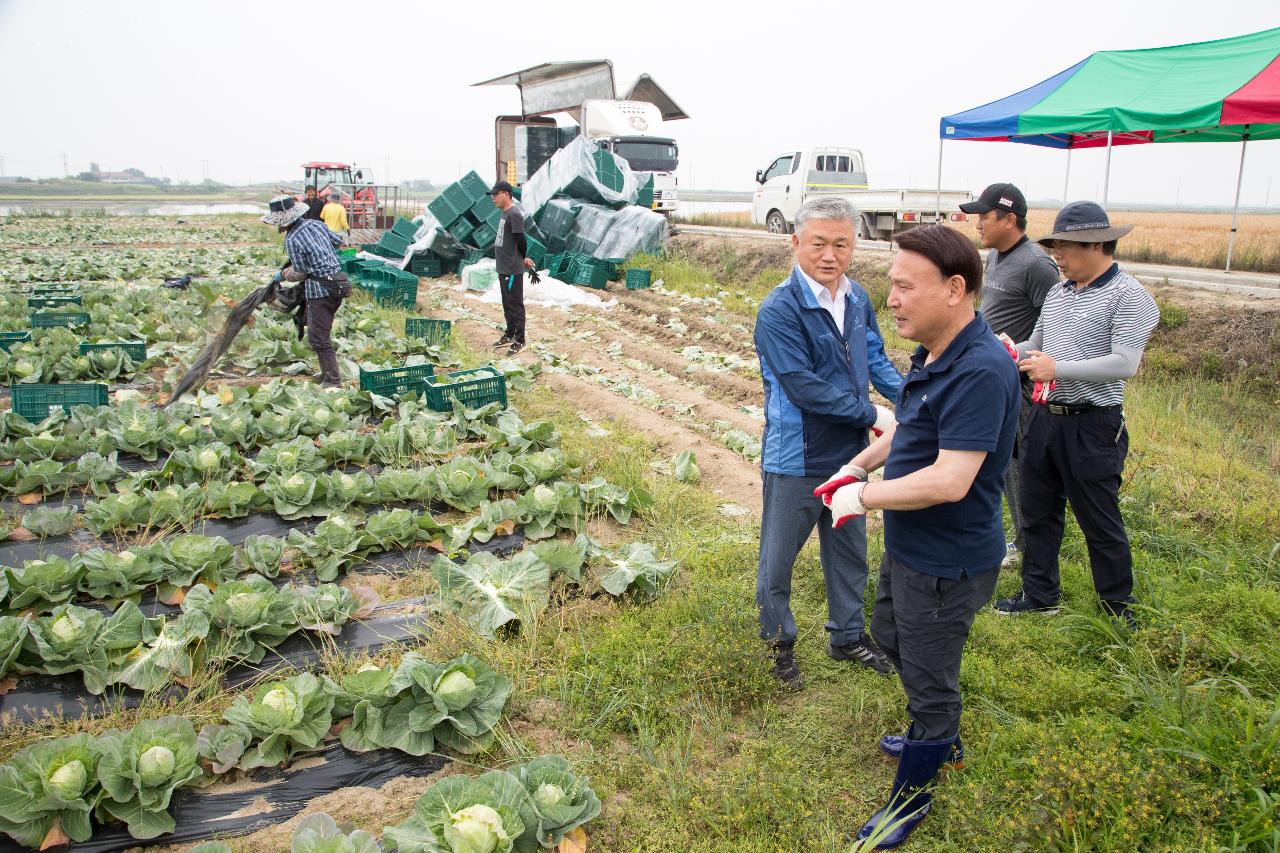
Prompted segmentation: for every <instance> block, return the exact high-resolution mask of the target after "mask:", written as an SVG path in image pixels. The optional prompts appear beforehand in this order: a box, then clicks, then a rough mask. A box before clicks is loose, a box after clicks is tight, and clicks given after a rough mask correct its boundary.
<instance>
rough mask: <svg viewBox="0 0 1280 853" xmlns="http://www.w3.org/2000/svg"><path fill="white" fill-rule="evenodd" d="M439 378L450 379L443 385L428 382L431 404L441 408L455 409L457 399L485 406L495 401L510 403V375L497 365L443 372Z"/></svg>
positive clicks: (428, 395)
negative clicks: (508, 399)
mask: <svg viewBox="0 0 1280 853" xmlns="http://www.w3.org/2000/svg"><path fill="white" fill-rule="evenodd" d="M438 378H439V379H445V380H448V381H447V382H444V383H442V384H439V385H432V384H431V383H427V385H426V395H427V408H429V409H432V410H434V411H437V412H451V411H453V401H454V400H458V401H459V402H460V403H462V404H463V405H464V406H472V407H475V406H484V405H487V404H489V403H492V402H495V401H497V402H500V403H502V408H504V409H505V408H506V407H507V378H506V377H505V376H503V375H502V371H500V370H498V369H497V368H496V367H475V368H472V369H470V370H455V371H453V372H452V373H442V374H440V376H439V377H438Z"/></svg>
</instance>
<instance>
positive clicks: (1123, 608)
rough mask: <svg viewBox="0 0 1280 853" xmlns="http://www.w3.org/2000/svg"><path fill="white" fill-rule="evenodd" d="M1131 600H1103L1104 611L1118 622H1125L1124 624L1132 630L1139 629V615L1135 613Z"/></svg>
mask: <svg viewBox="0 0 1280 853" xmlns="http://www.w3.org/2000/svg"><path fill="white" fill-rule="evenodd" d="M1131 604H1133V602H1131V601H1104V602H1102V612H1104V613H1106V614H1107V615H1108V616H1110V617H1111V618H1112V619H1114V620H1116V621H1117V622H1122V623H1124V626H1125V627H1126V628H1128V629H1129V630H1130V631H1136V630H1138V617H1137V616H1135V615H1134V613H1133V608H1132V607H1130V605H1131Z"/></svg>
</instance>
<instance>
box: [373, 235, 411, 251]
mask: <svg viewBox="0 0 1280 853" xmlns="http://www.w3.org/2000/svg"><path fill="white" fill-rule="evenodd" d="M412 242H413V239H412V238H409V239H405V238H404V237H401V236H400V235H399V234H397V233H395V232H394V231H388V232H386V233H385V234H383V235H382V237H381V239H379V240H378V248H379V249H383V250H385V251H386V252H394V253H395V256H396V257H397V258H403V257H404V255H405V252H408V251H409V246H410V245H411V244H412Z"/></svg>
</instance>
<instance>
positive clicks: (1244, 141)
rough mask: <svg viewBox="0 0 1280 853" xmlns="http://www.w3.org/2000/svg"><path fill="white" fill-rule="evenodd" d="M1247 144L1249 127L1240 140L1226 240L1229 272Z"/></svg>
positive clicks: (1234, 246)
mask: <svg viewBox="0 0 1280 853" xmlns="http://www.w3.org/2000/svg"><path fill="white" fill-rule="evenodd" d="M1248 144H1249V125H1247V124H1246V125H1245V126H1244V137H1243V138H1242V139H1241V140H1240V171H1239V172H1237V173H1236V203H1235V206H1234V207H1232V208H1231V236H1230V237H1228V238H1227V268H1226V270H1225V272H1231V254H1232V253H1233V252H1234V251H1235V248H1236V220H1237V219H1239V217H1240V184H1241V183H1243V182H1244V149H1245V146H1247V145H1248Z"/></svg>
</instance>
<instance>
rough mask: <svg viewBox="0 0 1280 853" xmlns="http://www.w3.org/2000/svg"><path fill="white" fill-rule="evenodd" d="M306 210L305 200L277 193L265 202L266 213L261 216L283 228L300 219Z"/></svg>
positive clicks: (265, 220) (269, 223)
mask: <svg viewBox="0 0 1280 853" xmlns="http://www.w3.org/2000/svg"><path fill="white" fill-rule="evenodd" d="M306 212H307V205H306V202H301V201H298V200H297V199H296V198H294V197H293V196H291V195H278V196H276V197H275V198H273V199H271V201H269V202H267V215H266V216H264V217H262V221H263V222H265V223H267V224H268V225H275V226H278V227H280V228H283V227H285V226H286V225H292V224H293V223H294V222H296V221H298V220H299V219H301V218H302V216H303V214H305V213H306Z"/></svg>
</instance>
